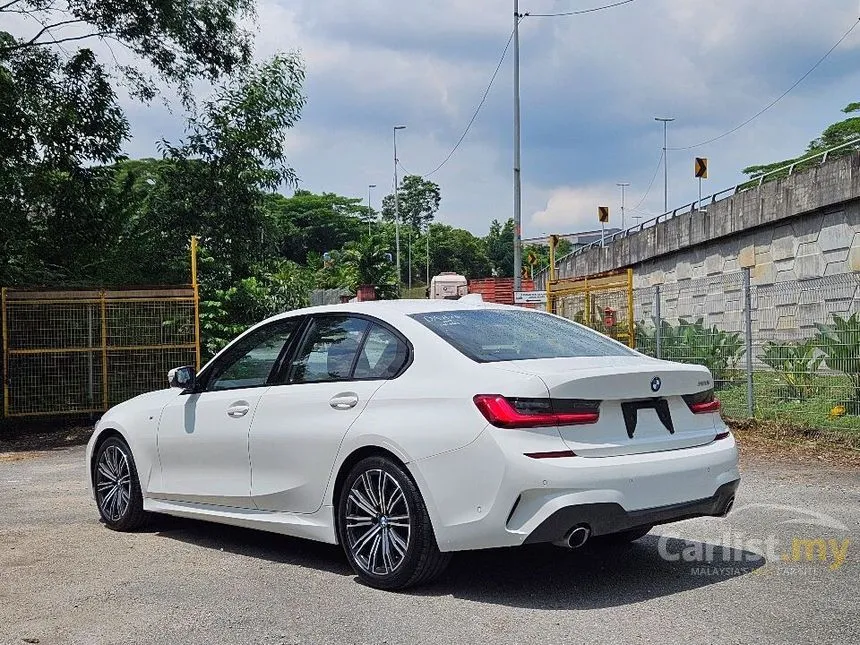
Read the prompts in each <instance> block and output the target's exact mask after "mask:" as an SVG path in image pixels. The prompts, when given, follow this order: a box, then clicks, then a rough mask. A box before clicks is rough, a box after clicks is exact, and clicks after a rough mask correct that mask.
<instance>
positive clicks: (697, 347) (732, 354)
mask: <svg viewBox="0 0 860 645" xmlns="http://www.w3.org/2000/svg"><path fill="white" fill-rule="evenodd" d="M703 320H704V319H702V318H699V319H698V320H696V321H694V322H690V321H689V320H686V319H684V318H681V319H679V321H678V325H677V326H672V325H671V324H670V323H669V322H668V321H666V320H663V321H662V323H661V326H660V352H661V353H660V358H663V359H665V360H669V361H677V362H679V363H694V364H696V365H704V366H705V367H707V368H708V369H709V370H711V374H713V376H714V381H715V382H716V383H718V384H719V383H720V382H722V381H725V380H726V378H727V377H728V376H729V374H730V372H732V371H734V370H736V369H737V366H738V361H740V359H741V358H742V357H743V356H744V354H745V353H746V349H745V347H744V340H743V338H741V334H740V333H730V332H726V331H722V330H720V329H718V328H717V327H716V325H715V326H713V327H705V326H704V324H703ZM635 331H636V348H637V349H638V350H639V351H641V352H643V353H646V354H650V355H655V354H656V344H657V343H656V337H655V325H654V324H652V325H648V326H646V325H645V322H644V321H641V322H638V323H637V324H636V330H635Z"/></svg>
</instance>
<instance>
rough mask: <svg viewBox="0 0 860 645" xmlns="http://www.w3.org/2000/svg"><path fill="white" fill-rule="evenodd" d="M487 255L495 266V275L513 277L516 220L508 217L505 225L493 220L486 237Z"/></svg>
mask: <svg viewBox="0 0 860 645" xmlns="http://www.w3.org/2000/svg"><path fill="white" fill-rule="evenodd" d="M485 243H486V245H487V257H488V258H489V260H490V265H491V266H492V268H493V275H496V276H498V277H500V278H511V277H513V275H514V273H513V271H514V220H513V218H510V219H508V221H507V222H505V224H504V226H502V224H501V223H500V222H499V221H498V220H495V219H494V220H493V222H492V224H490V232H489V234H488V235H487V237H486V238H485Z"/></svg>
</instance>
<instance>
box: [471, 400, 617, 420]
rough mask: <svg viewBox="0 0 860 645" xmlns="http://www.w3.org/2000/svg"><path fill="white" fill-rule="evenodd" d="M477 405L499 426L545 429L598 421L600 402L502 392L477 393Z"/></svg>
mask: <svg viewBox="0 0 860 645" xmlns="http://www.w3.org/2000/svg"><path fill="white" fill-rule="evenodd" d="M473 400H474V401H475V405H476V406H478V409H479V410H480V411H481V414H483V415H484V417H485V418H486V419H487V421H489V422H490V423H491V424H492V425H494V426H496V427H497V428H541V427H546V426H572V425H584V424H588V423H597V420H598V419H599V418H600V401H585V400H580V399H523V398H510V399H509V398H506V397H504V396H502V395H501V394H477V395H475V397H474V399H473Z"/></svg>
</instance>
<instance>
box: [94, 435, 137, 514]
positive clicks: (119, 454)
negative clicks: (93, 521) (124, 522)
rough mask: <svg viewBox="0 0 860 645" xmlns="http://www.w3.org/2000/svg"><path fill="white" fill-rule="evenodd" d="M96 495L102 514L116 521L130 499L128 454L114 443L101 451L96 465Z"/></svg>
mask: <svg viewBox="0 0 860 645" xmlns="http://www.w3.org/2000/svg"><path fill="white" fill-rule="evenodd" d="M96 497H97V499H98V504H99V509H101V511H102V514H103V515H104V516H105V518H107V519H108V520H110V521H111V522H118V521H120V520H121V519H122V517H123V516H124V515H125V513H126V511H127V510H128V505H129V501H130V500H131V468H130V467H129V463H128V456H127V455H126V454H125V453H124V452H123V451H122V450H121V449H120V448H119V447H118V446H115V445H110V446H108V447H107V448H105V450H104V451H103V452H102V454H101V456H100V457H99V461H98V464H97V466H96Z"/></svg>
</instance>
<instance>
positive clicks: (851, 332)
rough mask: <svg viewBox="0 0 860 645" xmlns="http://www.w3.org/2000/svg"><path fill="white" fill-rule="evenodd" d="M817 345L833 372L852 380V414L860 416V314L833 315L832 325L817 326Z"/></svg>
mask: <svg viewBox="0 0 860 645" xmlns="http://www.w3.org/2000/svg"><path fill="white" fill-rule="evenodd" d="M817 327H818V335H817V336H816V337H815V343H816V344H817V346H818V347H819V348H820V349H821V351H822V352H823V353H824V361H825V363H826V365H827V367H829V368H830V369H832V370H835V371H837V372H842V373H844V374H846V375H847V376H848V378H850V379H851V383H852V385H853V386H854V397H853V400H852V401H850V402H849V403H850V406H849V409H850V412H851V414H860V313H855V314H852V315H851V316H850V317H849V318H842V317H841V316H837V315H836V314H833V324H832V325H820V324H819V325H817Z"/></svg>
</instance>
